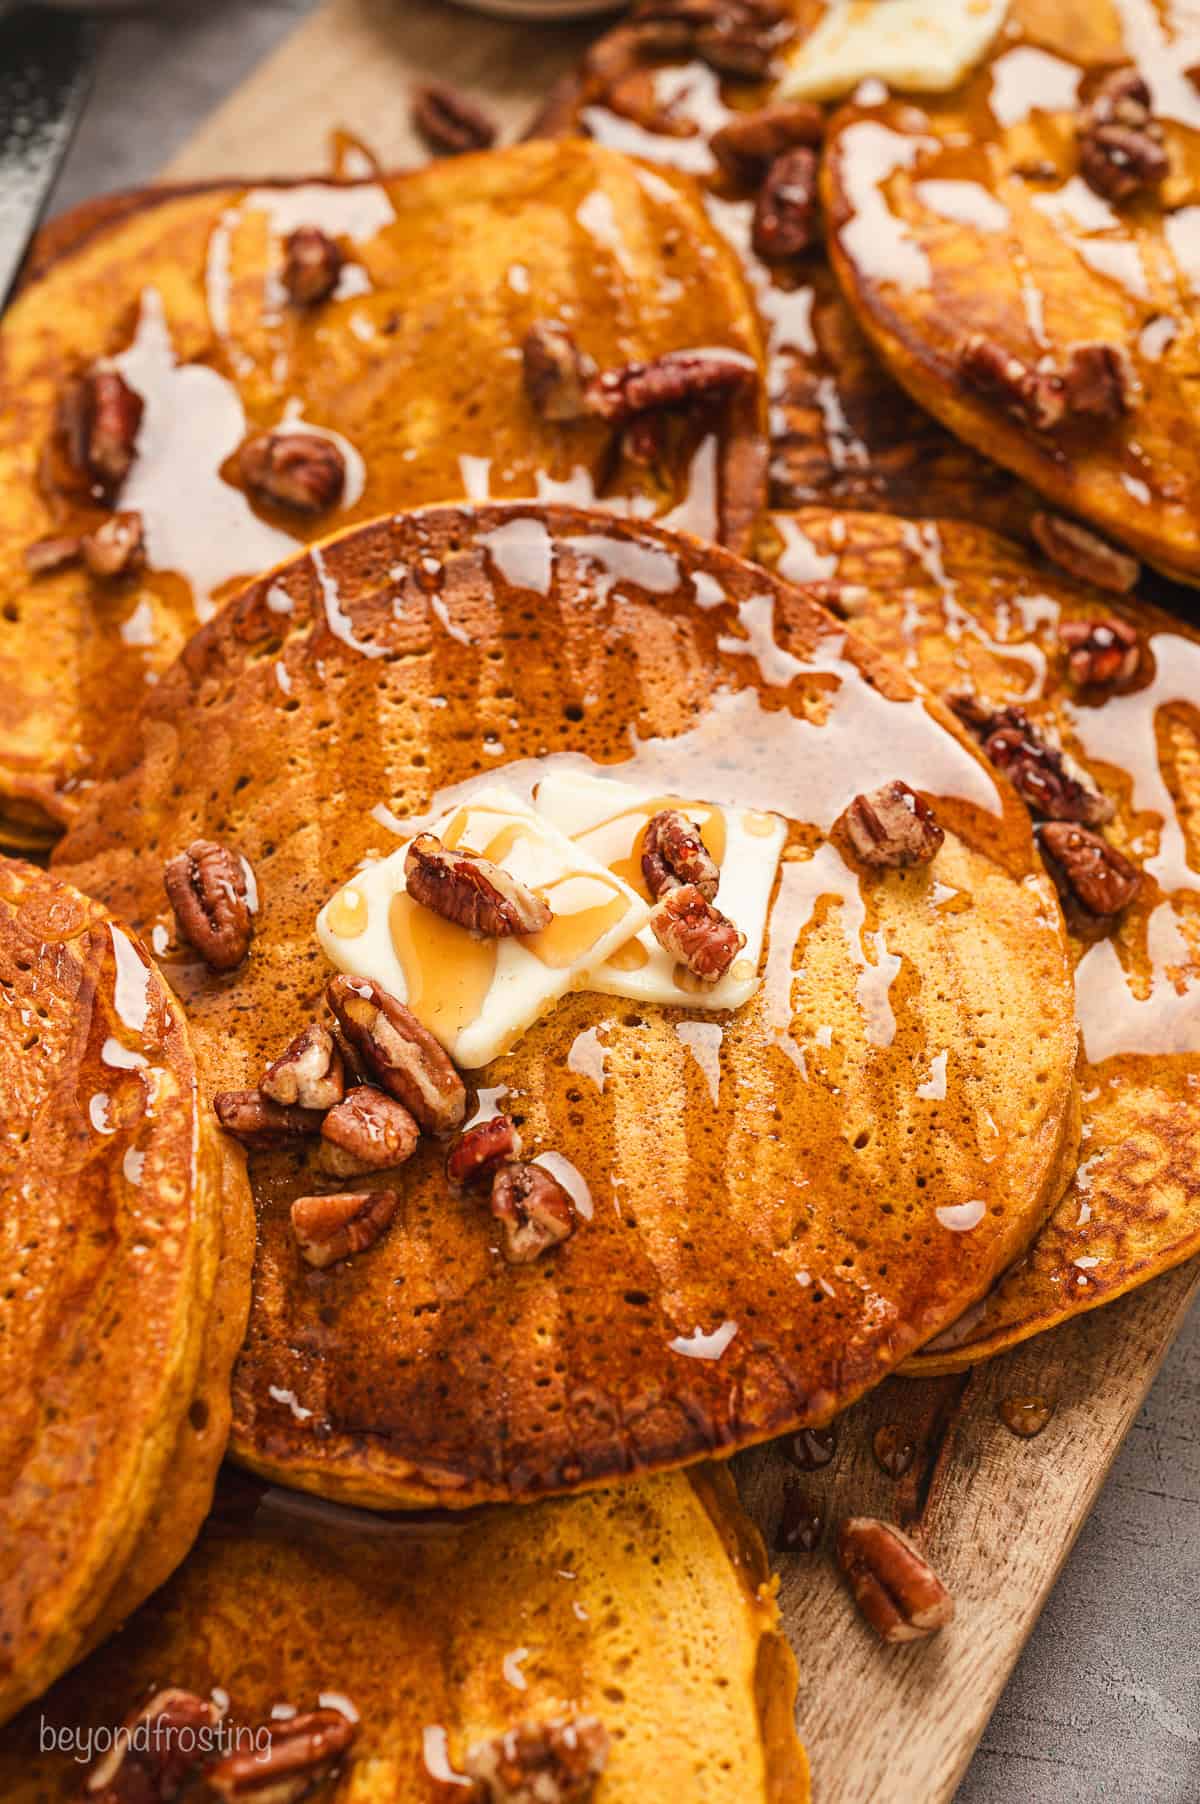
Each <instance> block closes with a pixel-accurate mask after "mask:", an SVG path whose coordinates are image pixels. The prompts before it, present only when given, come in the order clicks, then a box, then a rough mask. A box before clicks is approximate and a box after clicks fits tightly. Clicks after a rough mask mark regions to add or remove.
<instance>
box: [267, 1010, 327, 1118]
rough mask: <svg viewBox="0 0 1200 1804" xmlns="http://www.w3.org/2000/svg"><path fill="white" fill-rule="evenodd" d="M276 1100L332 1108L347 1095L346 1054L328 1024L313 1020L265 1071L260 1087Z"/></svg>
mask: <svg viewBox="0 0 1200 1804" xmlns="http://www.w3.org/2000/svg"><path fill="white" fill-rule="evenodd" d="M260 1088H261V1090H262V1093H263V1095H264V1096H269V1097H270V1098H271V1100H272V1102H282V1103H289V1104H291V1103H295V1104H298V1105H299V1107H300V1108H302V1109H332V1108H333V1106H334V1104H335V1103H339V1102H341V1100H342V1098H343V1096H344V1095H345V1094H346V1072H345V1067H344V1065H343V1063H342V1055H341V1053H340V1052H339V1051H338V1048H337V1044H336V1042H335V1040H334V1037H333V1035H332V1034H331V1033H330V1031H329V1029H328V1028H327V1027H322V1026H321V1025H320V1023H319V1022H316V1021H312V1022H310V1023H309V1025H308V1026H307V1027H306V1028H305V1029H304V1030H303V1032H301V1033H298V1034H297V1035H296V1037H295V1039H294V1040H292V1041H291V1042H290V1043H289V1044H288V1046H287V1048H286V1049H285V1050H284V1051H283V1052H281V1053H280V1055H279V1057H278V1058H277V1059H274V1060H272V1062H271V1064H269V1065H268V1066H267V1069H266V1070H265V1072H264V1073H263V1079H262V1084H261V1086H260Z"/></svg>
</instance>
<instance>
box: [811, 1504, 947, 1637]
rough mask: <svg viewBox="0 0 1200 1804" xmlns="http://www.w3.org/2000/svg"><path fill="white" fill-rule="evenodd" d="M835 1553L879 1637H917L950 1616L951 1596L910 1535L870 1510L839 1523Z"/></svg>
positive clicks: (940, 1626) (942, 1625)
mask: <svg viewBox="0 0 1200 1804" xmlns="http://www.w3.org/2000/svg"><path fill="white" fill-rule="evenodd" d="M837 1552H838V1559H839V1561H840V1562H841V1566H842V1571H843V1572H844V1573H845V1575H846V1582H847V1584H848V1585H849V1587H850V1591H851V1594H852V1596H853V1598H854V1601H855V1603H856V1604H857V1605H858V1607H859V1609H860V1610H861V1611H862V1613H863V1615H864V1616H865V1617H866V1619H867V1621H868V1622H869V1623H870V1625H871V1627H872V1628H873V1629H874V1630H875V1632H876V1634H877V1635H878V1636H879V1637H880V1639H881V1640H882V1641H887V1642H889V1643H896V1642H902V1641H920V1640H922V1639H923V1638H924V1637H925V1636H927V1635H934V1634H936V1633H937V1631H938V1630H939V1629H944V1628H945V1626H946V1624H947V1623H948V1622H951V1621H952V1620H953V1618H954V1599H953V1598H952V1597H951V1595H950V1593H949V1592H948V1591H947V1589H946V1587H945V1586H944V1585H943V1583H942V1581H941V1579H939V1577H938V1576H937V1573H936V1572H935V1571H934V1570H933V1567H932V1566H931V1565H930V1564H929V1562H928V1560H926V1558H925V1556H924V1555H923V1554H922V1553H920V1552H919V1551H918V1549H917V1548H916V1547H914V1546H913V1544H912V1542H911V1541H910V1540H909V1538H908V1536H907V1535H906V1534H904V1533H903V1532H902V1531H901V1530H900V1529H898V1528H896V1527H895V1526H894V1525H893V1524H892V1523H890V1522H880V1521H879V1520H878V1519H877V1518H876V1517H874V1516H849V1517H847V1519H846V1520H845V1521H844V1522H843V1523H842V1525H841V1527H840V1528H839V1529H838V1538H837Z"/></svg>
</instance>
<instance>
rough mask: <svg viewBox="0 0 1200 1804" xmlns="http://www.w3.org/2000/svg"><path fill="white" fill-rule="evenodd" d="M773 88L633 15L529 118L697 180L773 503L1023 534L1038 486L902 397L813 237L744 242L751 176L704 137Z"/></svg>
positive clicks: (809, 10) (802, 3)
mask: <svg viewBox="0 0 1200 1804" xmlns="http://www.w3.org/2000/svg"><path fill="white" fill-rule="evenodd" d="M788 10H789V11H791V12H792V13H793V14H794V17H795V23H796V28H797V37H798V40H799V39H802V38H803V36H804V34H805V33H807V32H808V31H809V30H811V28H812V27H813V25H814V24H816V23H817V21H818V19H819V15H820V13H821V11H822V8H821V7H820V6H819V5H816V4H813V3H812V0H795V4H794V5H792V6H791V7H789V8H788ZM777 97H778V81H777V79H776V77H775V76H774V75H772V76H769V77H767V78H766V79H763V80H751V79H747V78H745V77H740V78H739V77H736V76H733V75H730V74H729V73H724V74H721V73H719V72H718V71H717V70H715V69H713V68H712V67H710V66H709V65H708V64H706V63H705V62H703V61H701V60H699V59H698V58H695V57H692V56H689V55H688V54H687V53H686V52H682V51H675V52H666V51H663V50H662V49H660V48H655V47H654V45H653V44H652V43H651V42H649V41H648V39H647V37H646V36H645V34H639V32H638V29H637V27H636V25H635V26H633V27H631V26H630V25H629V24H628V23H622V24H619V25H617V26H615V27H613V29H612V30H611V31H609V32H608V33H606V34H605V35H604V36H603V37H601V38H600V39H599V40H598V41H597V43H596V44H594V45H593V46H592V48H591V50H590V51H589V52H588V54H587V56H586V57H585V59H584V60H583V62H582V64H581V65H580V67H579V69H578V70H577V71H576V73H575V74H574V75H573V76H571V77H570V78H569V79H568V80H567V81H566V82H564V83H563V84H562V85H561V87H560V88H559V89H558V91H557V92H556V93H555V94H554V96H553V97H552V99H551V101H550V102H549V103H548V105H547V106H546V107H545V109H544V110H543V112H542V113H541V115H540V116H539V118H538V120H537V121H536V123H535V125H534V127H533V130H534V132H535V133H537V134H538V135H547V136H564V135H569V134H572V135H579V134H582V135H584V136H587V137H590V138H592V139H594V141H595V142H597V143H599V144H607V145H610V146H612V147H613V148H614V149H619V150H623V151H626V152H628V153H630V154H632V155H636V156H639V157H643V158H645V159H647V160H648V161H650V162H653V163H656V164H659V165H661V166H664V167H667V168H672V169H675V170H677V171H680V172H682V173H686V174H689V175H691V176H692V177H693V178H694V179H695V180H697V181H698V182H699V183H700V185H701V187H702V188H703V189H704V192H705V205H706V206H707V208H708V211H709V215H710V217H711V218H712V220H713V222H714V224H715V225H716V226H717V227H718V229H719V230H720V231H721V232H722V233H723V234H724V235H725V236H726V237H727V238H728V239H729V240H730V242H731V243H732V244H733V246H734V249H735V250H736V251H737V253H738V256H739V258H740V259H741V261H742V263H743V266H744V268H745V270H746V273H747V277H748V279H749V282H750V286H751V289H752V291H753V293H754V295H755V298H756V300H757V302H758V305H759V312H760V316H761V318H762V324H763V334H764V337H765V339H766V343H767V352H768V391H769V398H770V438H771V468H770V479H771V498H772V505H773V506H775V507H778V508H793V507H804V506H809V505H822V506H828V507H850V508H870V509H876V508H878V509H880V510H881V511H883V512H896V513H903V514H918V515H925V514H928V515H931V516H934V517H941V516H951V517H953V516H956V515H962V516H964V517H966V518H970V519H974V520H977V521H982V522H984V523H986V524H988V525H990V526H994V527H996V528H997V529H998V530H1001V531H1005V532H1010V533H1013V534H1016V535H1021V534H1024V532H1025V531H1026V529H1027V527H1028V524H1029V521H1030V519H1031V517H1032V514H1033V513H1034V512H1035V511H1036V509H1037V507H1038V505H1039V503H1038V501H1037V497H1036V496H1035V495H1034V494H1033V493H1032V491H1031V490H1029V489H1027V488H1026V487H1025V485H1024V484H1023V483H1021V482H1020V481H1019V480H1018V479H1017V478H1016V477H1014V476H1013V475H1011V474H1010V473H1009V472H1008V471H1007V470H1004V469H1001V468H1000V466H999V465H998V464H995V463H992V462H990V461H989V460H988V459H986V458H984V457H982V456H980V455H979V453H978V452H976V451H975V450H972V449H971V448H970V446H968V445H966V444H963V443H962V442H961V441H960V440H959V439H957V438H955V437H952V436H951V434H950V433H948V432H947V431H946V430H945V429H944V428H943V427H942V426H941V425H940V424H939V423H938V421H937V420H935V419H932V418H931V417H930V415H929V414H928V413H927V412H926V411H925V410H924V409H923V408H921V407H917V406H915V405H914V404H913V402H912V401H910V400H909V398H908V396H907V395H906V394H905V392H904V390H903V389H902V388H901V387H900V386H899V385H898V384H897V383H896V382H895V381H894V380H893V378H892V377H891V376H890V375H889V374H888V372H887V370H886V369H885V368H884V366H883V364H882V363H880V361H879V360H878V358H877V357H876V355H875V352H874V351H873V349H872V348H871V346H870V344H869V342H868V340H867V339H866V338H865V337H864V335H863V333H862V331H861V330H860V328H859V326H858V324H857V323H856V321H855V318H854V315H853V313H852V312H851V310H850V308H849V307H848V306H847V305H846V303H845V301H844V300H843V298H842V295H841V291H840V289H839V288H838V285H837V282H836V281H835V280H834V277H833V273H832V271H831V269H830V267H829V263H828V259H827V257H826V253H825V245H824V235H823V233H822V234H820V235H819V238H818V242H817V243H816V244H815V245H814V247H813V249H812V250H811V251H809V252H807V253H806V254H805V255H803V256H795V257H789V258H784V259H779V260H773V261H771V262H765V261H763V259H762V258H761V257H759V256H757V255H756V254H755V251H754V248H753V244H752V237H751V221H752V216H753V210H754V192H753V183H752V182H741V183H739V182H738V181H736V180H733V179H731V177H730V175H729V173H728V172H727V171H725V170H723V169H722V168H721V165H720V163H719V162H718V160H717V158H716V157H715V156H714V154H713V153H712V150H711V149H710V146H709V140H710V139H711V137H712V135H713V134H714V132H717V131H719V130H720V129H721V128H722V126H724V125H726V124H728V122H729V121H730V120H731V119H736V118H738V117H739V116H740V115H742V114H746V113H751V112H754V111H756V110H758V109H759V108H762V107H765V106H769V105H771V104H772V103H774V102H775V101H776V100H777Z"/></svg>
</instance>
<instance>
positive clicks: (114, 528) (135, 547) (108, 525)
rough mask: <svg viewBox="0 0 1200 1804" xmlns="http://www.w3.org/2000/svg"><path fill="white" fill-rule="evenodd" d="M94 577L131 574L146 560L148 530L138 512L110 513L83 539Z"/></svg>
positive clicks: (85, 554)
mask: <svg viewBox="0 0 1200 1804" xmlns="http://www.w3.org/2000/svg"><path fill="white" fill-rule="evenodd" d="M80 550H81V551H82V552H83V561H84V563H85V564H86V565H87V567H88V569H89V570H90V571H91V573H92V575H93V576H101V577H113V576H131V575H132V574H133V572H134V571H135V570H140V569H141V567H142V565H143V564H144V563H145V561H146V532H145V527H144V526H143V524H142V516H141V515H140V514H138V513H133V512H129V513H123V514H110V515H109V517H108V519H107V520H104V521H102V522H101V524H100V525H99V526H98V527H97V528H96V530H95V532H89V533H87V534H85V536H84V538H83V539H82V540H81V541H80Z"/></svg>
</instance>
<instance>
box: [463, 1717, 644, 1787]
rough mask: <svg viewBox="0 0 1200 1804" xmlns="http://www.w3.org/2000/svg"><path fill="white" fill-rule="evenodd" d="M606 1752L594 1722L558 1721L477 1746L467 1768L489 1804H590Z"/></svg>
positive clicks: (534, 1725)
mask: <svg viewBox="0 0 1200 1804" xmlns="http://www.w3.org/2000/svg"><path fill="white" fill-rule="evenodd" d="M608 1752H609V1738H608V1731H607V1729H605V1727H604V1724H603V1723H602V1722H600V1721H599V1720H598V1719H597V1718H596V1717H594V1716H573V1717H560V1718H557V1719H555V1720H552V1721H550V1722H544V1723H521V1724H519V1725H518V1727H517V1728H515V1729H510V1730H509V1731H508V1733H507V1734H506V1735H497V1736H496V1737H495V1738H494V1740H492V1741H481V1742H477V1743H476V1744H475V1746H474V1747H472V1748H469V1749H468V1750H467V1755H466V1758H465V1760H464V1761H463V1768H464V1771H466V1772H467V1773H468V1774H469V1775H470V1777H471V1778H472V1779H474V1780H475V1781H476V1782H477V1783H478V1784H479V1785H482V1786H483V1787H484V1799H485V1800H486V1804H588V1800H589V1799H590V1798H591V1797H592V1795H593V1793H594V1792H595V1789H596V1783H597V1781H598V1779H599V1778H600V1775H601V1773H602V1772H603V1771H604V1768H605V1766H606V1764H607V1762H608Z"/></svg>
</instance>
